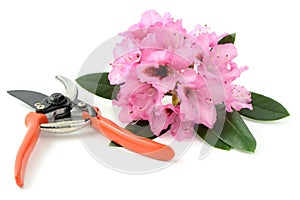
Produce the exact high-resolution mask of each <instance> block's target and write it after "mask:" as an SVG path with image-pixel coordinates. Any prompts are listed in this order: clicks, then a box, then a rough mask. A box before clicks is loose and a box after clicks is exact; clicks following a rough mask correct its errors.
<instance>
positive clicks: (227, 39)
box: [218, 33, 235, 44]
mask: <svg viewBox="0 0 300 200" xmlns="http://www.w3.org/2000/svg"><path fill="white" fill-rule="evenodd" d="M234 41H235V33H233V34H230V35H227V36H225V37H223V38H222V39H220V40H219V42H218V44H227V43H232V44H234Z"/></svg>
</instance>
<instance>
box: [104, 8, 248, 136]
mask: <svg viewBox="0 0 300 200" xmlns="http://www.w3.org/2000/svg"><path fill="white" fill-rule="evenodd" d="M226 35H228V34H223V35H220V36H218V35H217V34H216V33H215V32H211V31H210V29H209V28H208V27H207V26H200V25H197V26H196V27H195V29H194V30H192V31H191V32H187V31H186V30H185V29H184V28H183V27H182V21H181V20H174V19H173V18H171V16H170V14H169V13H166V14H165V15H164V16H161V15H159V14H158V13H157V12H155V11H154V10H149V11H146V12H145V13H144V14H143V15H142V17H141V21H140V22H139V23H138V24H135V25H133V26H132V27H130V28H129V30H128V31H126V32H123V33H121V36H122V37H123V40H122V41H121V43H119V44H118V45H117V46H116V48H115V50H114V56H115V59H114V61H113V62H112V63H111V66H112V70H111V72H110V73H109V80H110V83H111V84H112V85H120V91H119V93H118V95H117V99H116V100H113V104H114V105H117V106H119V107H121V108H122V109H121V111H120V114H119V119H120V121H121V122H123V123H128V122H131V121H134V120H148V121H149V124H150V127H151V130H152V131H153V133H154V134H156V135H159V134H160V133H161V132H162V130H165V129H167V128H169V131H170V133H171V134H172V135H173V136H174V137H175V138H176V139H178V140H182V139H184V138H186V137H191V136H192V135H193V133H194V126H195V124H203V125H205V126H206V127H208V128H213V126H214V124H215V122H216V105H217V104H224V105H225V106H226V111H227V112H232V111H233V110H237V111H239V110H241V109H242V108H248V109H250V110H251V109H252V105H251V94H250V92H249V91H247V90H246V89H245V88H244V87H242V86H239V85H235V84H234V83H233V82H234V80H235V79H236V78H237V77H239V76H240V74H241V73H242V72H243V71H245V70H246V69H247V68H248V67H247V66H245V67H238V66H237V64H236V63H235V62H233V59H234V58H235V57H236V56H237V49H236V47H235V46H234V45H233V44H232V43H224V44H223V43H219V41H220V39H221V38H224V37H225V36H226Z"/></svg>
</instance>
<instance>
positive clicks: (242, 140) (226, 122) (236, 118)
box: [197, 104, 256, 152]
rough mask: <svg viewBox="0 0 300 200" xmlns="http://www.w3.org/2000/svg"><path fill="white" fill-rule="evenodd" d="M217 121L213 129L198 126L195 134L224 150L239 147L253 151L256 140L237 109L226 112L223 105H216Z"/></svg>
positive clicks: (242, 149) (246, 150)
mask: <svg viewBox="0 0 300 200" xmlns="http://www.w3.org/2000/svg"><path fill="white" fill-rule="evenodd" d="M216 109H217V121H216V123H215V125H214V127H213V129H208V128H207V127H205V126H203V125H199V126H198V130H197V134H198V135H199V136H200V137H201V138H202V139H203V140H205V141H206V142H207V143H208V144H210V145H212V146H214V147H216V148H219V149H224V150H230V149H232V148H233V149H239V150H241V151H245V152H254V151H255V148H256V141H255V138H254V137H253V135H252V134H251V132H250V131H249V129H248V127H247V126H246V124H245V123H244V121H243V118H242V117H241V116H240V114H239V113H238V112H237V111H233V112H231V113H228V112H226V110H225V106H224V105H221V104H220V105H217V106H216Z"/></svg>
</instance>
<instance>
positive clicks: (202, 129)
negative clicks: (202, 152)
mask: <svg viewBox="0 0 300 200" xmlns="http://www.w3.org/2000/svg"><path fill="white" fill-rule="evenodd" d="M216 111H217V120H216V122H215V125H214V127H213V129H209V128H207V127H206V126H204V125H202V124H200V125H196V126H195V129H196V133H197V135H199V136H200V137H201V138H202V139H203V140H204V141H205V142H207V143H208V144H210V145H211V146H214V147H216V148H219V149H223V150H230V149H231V146H230V145H228V144H227V143H225V142H224V141H222V140H221V139H220V134H221V133H222V130H223V126H224V123H225V117H226V110H225V106H224V105H223V104H219V105H216Z"/></svg>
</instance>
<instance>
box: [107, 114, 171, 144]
mask: <svg viewBox="0 0 300 200" xmlns="http://www.w3.org/2000/svg"><path fill="white" fill-rule="evenodd" d="M169 128H170V127H168V128H167V129H166V130H163V131H162V132H161V133H160V135H163V134H165V133H166V132H167V131H168V130H169ZM125 129H127V130H129V131H130V132H132V133H133V134H135V135H138V136H141V137H145V138H149V139H151V140H153V139H155V138H157V137H158V136H157V135H154V134H153V132H152V131H151V129H150V125H149V122H148V121H147V120H139V121H137V122H131V123H129V124H128V125H127V126H126V127H125ZM109 146H116V147H120V145H119V144H117V143H115V142H113V141H112V142H111V143H110V144H109Z"/></svg>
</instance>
